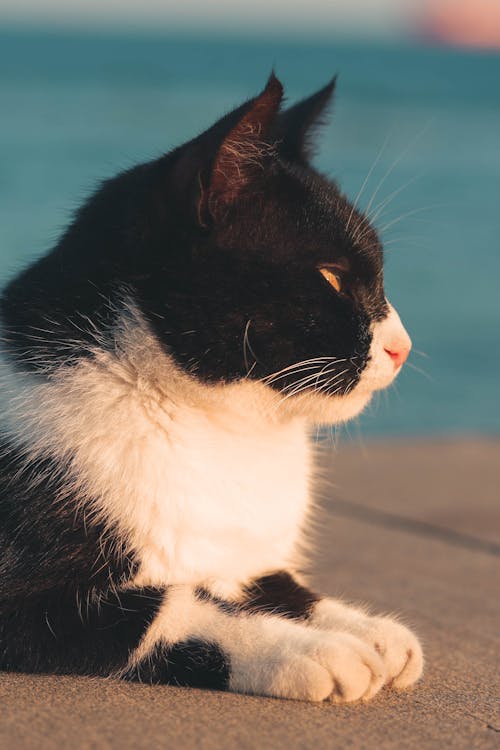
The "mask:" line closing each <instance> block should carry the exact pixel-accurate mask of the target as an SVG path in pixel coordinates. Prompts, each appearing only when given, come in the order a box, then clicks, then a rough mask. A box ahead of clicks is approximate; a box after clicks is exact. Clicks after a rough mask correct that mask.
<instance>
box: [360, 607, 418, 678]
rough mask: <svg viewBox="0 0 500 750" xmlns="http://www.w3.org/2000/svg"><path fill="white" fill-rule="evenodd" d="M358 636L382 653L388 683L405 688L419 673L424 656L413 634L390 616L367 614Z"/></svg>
mask: <svg viewBox="0 0 500 750" xmlns="http://www.w3.org/2000/svg"><path fill="white" fill-rule="evenodd" d="M359 637H360V638H362V639H363V640H364V641H366V642H367V643H369V644H370V645H371V646H373V648H374V649H375V650H376V651H377V652H378V653H379V654H380V656H381V657H382V659H383V661H384V664H385V668H386V672H387V682H388V684H389V685H390V686H391V687H395V688H406V687H409V686H410V685H413V683H414V682H416V681H417V680H418V679H419V677H420V676H421V675H422V671H423V668H424V657H423V654H422V647H421V645H420V643H419V641H418V639H417V637H416V636H415V635H414V634H413V633H412V632H411V630H409V629H408V628H407V627H405V626H404V625H401V623H399V622H397V620H393V619H391V618H390V617H367V618H366V621H365V623H364V624H362V625H360V628H359Z"/></svg>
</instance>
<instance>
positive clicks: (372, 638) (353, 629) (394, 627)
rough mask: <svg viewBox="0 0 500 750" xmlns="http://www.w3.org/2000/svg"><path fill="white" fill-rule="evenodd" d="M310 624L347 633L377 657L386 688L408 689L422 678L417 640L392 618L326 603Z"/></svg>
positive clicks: (321, 606) (329, 602) (326, 601)
mask: <svg viewBox="0 0 500 750" xmlns="http://www.w3.org/2000/svg"><path fill="white" fill-rule="evenodd" d="M313 624H314V625H316V626H317V627H320V628H325V629H331V630H342V631H344V632H346V633H350V634H352V635H355V636H356V637H358V638H360V639H361V640H363V641H364V642H365V643H367V644H368V645H369V646H371V647H372V648H373V649H374V650H375V651H377V653H378V654H380V657H381V659H382V661H383V663H384V667H385V672H386V684H387V685H389V686H391V687H395V688H399V689H402V688H406V687H409V686H410V685H413V683H415V682H416V681H417V680H418V679H419V678H420V676H421V675H422V671H423V667H424V658H423V654H422V647H421V645H420V642H419V640H418V638H417V636H416V635H415V634H414V633H413V632H412V631H411V630H409V629H408V628H407V627H405V626H404V625H402V624H401V623H400V622H398V621H397V620H395V619H393V618H391V617H370V616H369V615H367V614H365V613H364V612H362V611H361V610H359V609H356V608H354V607H349V606H347V605H345V604H343V603H342V602H337V601H335V600H329V599H326V600H324V601H323V602H321V603H320V605H319V607H318V611H317V613H315V616H313Z"/></svg>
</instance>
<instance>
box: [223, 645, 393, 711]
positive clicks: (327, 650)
mask: <svg viewBox="0 0 500 750" xmlns="http://www.w3.org/2000/svg"><path fill="white" fill-rule="evenodd" d="M311 635H312V634H311ZM318 636H319V637H318ZM233 668H235V669H234V671H233V673H232V676H231V680H230V689H232V690H235V691H237V692H244V693H254V694H259V695H269V696H273V697H277V698H289V699H295V700H306V701H324V700H331V701H333V702H335V703H348V702H351V701H356V700H360V699H363V700H369V699H370V698H372V697H373V696H374V695H376V693H378V691H379V690H380V688H381V687H382V686H383V685H384V682H385V680H386V672H385V668H384V663H383V660H382V658H381V656H380V655H379V654H378V653H377V652H376V651H375V649H374V648H372V647H371V646H369V645H367V644H366V643H364V642H363V641H362V640H361V639H359V638H356V637H355V636H352V635H350V634H348V633H321V634H319V633H316V634H314V635H313V637H309V636H307V637H304V638H302V639H301V640H300V641H295V643H293V644H291V643H286V644H282V645H281V646H277V647H276V650H275V651H274V653H273V654H272V655H271V656H269V654H266V653H261V654H259V653H256V654H255V655H254V659H253V661H252V663H251V664H249V663H248V662H247V663H246V664H245V663H243V664H241V665H236V664H234V665H233Z"/></svg>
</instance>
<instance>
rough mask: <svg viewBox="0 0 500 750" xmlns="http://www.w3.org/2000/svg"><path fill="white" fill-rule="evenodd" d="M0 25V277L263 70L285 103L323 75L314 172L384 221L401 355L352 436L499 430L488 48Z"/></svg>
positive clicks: (494, 90)
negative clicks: (279, 86) (406, 354)
mask: <svg viewBox="0 0 500 750" xmlns="http://www.w3.org/2000/svg"><path fill="white" fill-rule="evenodd" d="M382 4H383V3H382ZM11 16H12V14H11ZM11 16H9V17H8V18H7V17H6V19H4V23H3V24H1V23H0V102H1V117H0V280H4V279H6V278H7V277H8V276H9V275H10V274H12V273H14V272H15V271H16V270H17V269H19V268H20V267H21V266H22V265H23V264H25V263H26V262H27V261H29V260H30V259H32V258H34V257H36V256H37V255H38V254H40V253H42V252H43V251H45V250H46V249H48V248H49V247H50V246H51V244H52V243H53V242H54V241H55V240H56V238H57V236H58V234H59V232H60V231H61V230H62V229H63V227H64V226H65V225H66V223H67V221H68V219H69V218H70V216H71V213H72V211H73V210H74V209H75V208H76V206H78V204H79V203H80V201H81V200H82V199H83V198H84V197H85V196H86V195H88V193H89V192H90V191H91V190H92V188H93V186H94V185H95V184H96V182H97V181H98V180H100V179H102V178H104V177H107V176H111V175H113V174H114V173H115V172H116V171H117V170H119V169H122V168H125V167H128V166H129V165H131V164H133V163H135V162H137V161H141V160H145V159H149V158H152V157H155V156H157V155H159V154H160V153H162V152H163V151H166V150H168V149H170V148H171V147H173V146H175V145H177V144H179V143H180V142H182V141H184V140H186V139H188V138H191V137H193V136H194V135H196V134H197V133H199V132H200V131H201V130H203V129H204V128H205V127H207V126H209V125H210V124H211V123H212V121H213V120H214V119H215V118H217V117H218V116H220V115H221V114H223V113H224V112H226V111H227V110H228V109H230V108H232V107H233V106H235V105H237V104H239V103H241V102H242V101H243V100H244V99H246V98H248V97H249V96H252V95H254V94H255V93H257V92H258V90H259V89H260V88H261V87H262V85H263V84H264V82H265V80H266V78H267V76H268V74H269V72H270V69H271V67H272V66H274V67H275V69H276V72H277V74H278V75H279V77H280V78H281V79H282V81H283V82H284V84H285V87H286V92H287V97H288V100H289V101H292V100H294V99H295V98H297V97H301V96H305V95H307V94H309V93H310V92H312V91H313V90H315V89H316V88H318V87H320V86H321V85H323V84H324V83H325V82H327V81H328V80H329V78H330V77H331V76H332V74H333V73H335V72H338V73H339V74H340V76H339V83H338V88H337V97H336V102H335V106H334V108H333V113H332V115H333V116H332V118H331V124H330V125H329V126H327V127H325V128H324V130H323V131H322V133H321V137H320V139H319V146H320V148H319V151H318V155H317V159H316V163H317V165H318V166H319V167H320V168H321V170H323V171H325V172H326V173H328V174H330V175H333V176H334V177H335V178H336V179H337V180H338V181H339V182H340V184H341V186H342V188H343V189H344V190H345V191H346V192H347V193H348V194H349V195H350V196H351V197H353V198H354V197H355V196H356V195H357V194H358V193H359V191H360V188H361V186H362V184H363V182H364V181H365V178H366V177H367V174H369V179H368V181H367V183H366V185H365V188H364V190H363V192H362V194H361V195H360V197H359V204H360V205H361V206H362V207H365V208H366V207H367V206H368V205H369V204H370V207H371V211H372V213H373V212H375V213H377V212H378V207H381V208H382V209H383V210H381V212H380V213H379V214H378V215H377V217H376V219H375V223H376V225H377V226H378V227H379V228H380V231H381V232H382V236H383V238H384V240H385V243H386V248H387V254H386V269H387V270H386V286H387V290H388V294H389V296H390V298H391V301H392V302H393V303H394V304H395V306H396V307H397V308H398V310H399V312H400V314H401V316H402V318H403V319H404V321H405V323H406V325H407V327H408V329H409V331H410V333H411V335H412V338H413V342H414V348H415V351H414V353H413V354H412V356H411V359H410V366H408V367H406V368H405V369H404V372H403V373H402V374H401V376H400V378H399V379H398V381H397V384H396V385H395V386H394V387H393V388H392V389H391V390H390V391H389V392H388V393H387V394H384V395H382V397H381V398H380V399H378V400H377V403H376V404H375V405H374V406H373V408H370V410H369V411H368V413H367V414H365V415H363V417H362V418H361V420H360V429H361V432H362V434H377V435H391V434H392V435H394V434H396V435H428V434H455V433H464V432H467V433H491V434H493V433H494V434H498V433H500V405H499V402H500V397H499V390H500V389H499V373H500V341H499V340H500V293H499V285H500V87H499V81H500V54H499V53H498V51H495V50H490V51H487V50H474V49H470V48H469V49H462V48H460V47H454V48H449V47H445V46H440V45H437V44H429V43H427V42H426V41H425V40H422V39H421V38H417V36H416V35H415V34H414V35H413V36H412V35H410V34H408V31H407V29H406V28H403V25H401V28H400V29H399V31H398V29H395V28H392V27H391V28H390V31H391V33H390V35H389V34H386V35H384V34H382V33H380V29H377V33H373V34H370V33H369V31H370V29H369V28H368V27H367V26H366V24H365V25H364V26H362V27H361V26H360V29H359V32H360V33H356V31H357V29H356V25H355V24H353V25H352V27H349V29H347V28H346V29H343V28H341V31H342V33H340V32H339V31H338V30H337V32H336V33H333V32H331V31H330V30H329V29H328V28H325V27H324V26H323V27H321V25H318V28H317V29H316V31H315V30H314V28H312V27H311V28H309V27H308V29H307V32H303V33H302V34H301V33H299V27H300V24H299V25H296V27H295V28H289V29H285V30H283V29H278V28H277V27H276V28H275V29H274V28H269V27H267V28H266V33H260V32H259V30H258V28H253V27H252V28H251V30H250V31H249V32H248V33H247V34H246V35H243V33H242V31H241V26H240V27H236V26H235V27H228V28H225V27H224V28H222V26H221V25H220V27H219V28H217V24H214V23H212V24H211V26H210V29H209V30H205V31H202V30H201V29H200V25H199V23H198V24H196V23H195V22H194V21H193V22H192V23H191V25H190V24H188V23H184V24H178V25H177V26H169V25H168V24H167V23H162V24H160V23H158V24H156V26H157V28H156V29H154V30H152V29H148V28H146V26H145V25H144V24H143V25H140V24H139V25H137V26H136V27H135V28H134V25H133V23H132V22H130V23H128V24H122V25H120V26H118V25H116V28H113V23H112V21H110V19H109V18H108V19H107V21H106V23H105V24H102V25H99V24H98V23H93V24H89V23H87V22H86V23H85V24H84V25H82V24H80V27H79V24H78V23H76V22H75V23H72V24H69V23H66V24H65V23H58V24H56V23H55V22H52V21H51V19H50V17H47V19H46V20H45V22H44V21H43V18H41V19H38V22H37V24H35V23H34V21H33V19H31V21H30V23H29V24H28V22H27V20H26V19H21V20H19V19H16V18H15V17H11ZM1 20H2V16H1V12H0V22H1ZM60 20H61V19H59V21H60ZM63 20H64V19H63ZM351 20H352V19H351ZM212 21H213V19H212ZM396 25H397V24H396ZM368 26H369V24H368ZM387 28H388V29H389V26H388V27H387ZM374 163H375V164H374ZM388 197H392V200H391V201H390V202H389V203H388V204H387V205H386V206H381V204H382V203H383V202H384V201H385V199H386V198H388ZM413 368H414V369H413ZM355 429H356V430H357V429H358V428H355Z"/></svg>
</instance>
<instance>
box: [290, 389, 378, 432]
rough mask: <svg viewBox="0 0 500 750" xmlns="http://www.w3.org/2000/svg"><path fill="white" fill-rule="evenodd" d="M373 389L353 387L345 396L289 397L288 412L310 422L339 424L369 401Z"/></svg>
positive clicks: (356, 413) (364, 406)
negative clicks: (361, 389) (359, 389)
mask: <svg viewBox="0 0 500 750" xmlns="http://www.w3.org/2000/svg"><path fill="white" fill-rule="evenodd" d="M372 395H373V391H368V390H363V391H359V392H358V391H357V390H356V389H354V390H353V391H352V393H349V394H348V395H347V396H324V395H321V394H316V393H311V394H310V395H308V396H305V395H304V396H298V397H297V398H296V399H294V398H291V399H290V400H289V401H290V403H289V405H288V408H287V410H288V412H289V413H290V414H291V415H293V416H297V417H303V418H305V419H306V420H307V421H308V422H311V423H312V424H341V423H342V422H348V421H349V420H350V419H353V418H354V417H357V416H358V415H359V414H361V412H362V411H363V409H365V408H366V406H368V404H369V403H370V401H371V398H372Z"/></svg>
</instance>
